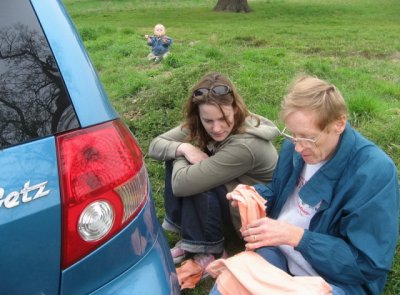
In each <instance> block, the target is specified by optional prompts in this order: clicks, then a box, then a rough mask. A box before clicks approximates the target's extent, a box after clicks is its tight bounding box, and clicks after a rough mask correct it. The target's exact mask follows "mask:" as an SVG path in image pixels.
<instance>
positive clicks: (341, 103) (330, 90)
mask: <svg viewBox="0 0 400 295" xmlns="http://www.w3.org/2000/svg"><path fill="white" fill-rule="evenodd" d="M299 110H311V111H315V112H316V113H317V120H318V121H317V124H318V126H319V127H320V128H321V130H322V129H324V128H325V127H326V126H327V125H328V124H330V123H332V122H334V121H336V120H338V119H339V118H340V117H342V116H343V115H345V116H347V107H346V102H345V100H344V98H343V96H342V94H341V93H340V91H339V90H338V89H337V88H336V87H335V85H333V84H330V83H328V82H326V81H324V80H321V79H319V78H316V77H311V76H307V75H302V76H300V77H299V78H297V79H295V80H294V82H293V83H292V84H291V86H290V87H289V91H288V93H287V94H286V96H285V97H284V99H283V101H282V104H281V114H280V116H281V119H282V120H283V121H285V119H286V118H287V117H288V116H289V115H290V114H292V113H294V112H296V111H299Z"/></svg>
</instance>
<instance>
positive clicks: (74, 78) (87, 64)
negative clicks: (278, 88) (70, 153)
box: [31, 0, 118, 127]
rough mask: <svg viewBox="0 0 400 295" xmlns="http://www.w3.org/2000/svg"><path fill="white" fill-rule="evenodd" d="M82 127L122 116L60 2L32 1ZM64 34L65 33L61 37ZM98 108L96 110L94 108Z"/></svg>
mask: <svg viewBox="0 0 400 295" xmlns="http://www.w3.org/2000/svg"><path fill="white" fill-rule="evenodd" d="M31 2H32V5H33V8H34V9H35V12H36V14H37V16H38V18H39V21H40V24H41V26H42V28H43V30H44V31H45V33H46V37H47V41H48V42H49V44H50V47H51V49H52V51H53V54H54V57H55V59H56V61H57V64H58V67H59V69H60V72H61V73H62V76H63V79H64V83H65V85H66V86H67V89H68V92H69V95H70V98H71V101H72V103H73V105H74V108H75V111H76V113H77V115H78V118H79V122H80V124H81V126H82V127H87V126H91V125H94V124H97V123H99V122H103V121H108V120H111V119H115V118H117V117H118V115H117V113H116V112H115V111H114V109H113V108H112V106H111V105H110V103H109V101H108V98H107V95H106V93H105V91H104V88H103V86H102V84H101V82H100V80H99V79H98V76H97V73H96V71H95V69H94V67H93V65H92V62H91V60H90V58H89V56H88V54H87V53H86V50H85V48H84V45H83V44H82V41H81V39H80V37H79V34H78V32H77V31H76V29H75V27H74V25H73V23H72V21H71V20H70V18H69V16H68V14H67V12H66V11H65V9H64V7H63V5H62V4H61V3H60V1H43V0H32V1H31ZM60 31H61V32H63V33H62V34H60ZM94 107H95V109H94Z"/></svg>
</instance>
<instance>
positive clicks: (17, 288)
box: [0, 0, 180, 295]
mask: <svg viewBox="0 0 400 295" xmlns="http://www.w3.org/2000/svg"><path fill="white" fill-rule="evenodd" d="M9 1H13V0H9ZM18 1H23V0H18ZM26 1H29V0H26ZM10 3H11V2H10ZM31 4H32V7H33V9H34V10H35V13H36V15H37V16H38V19H39V22H40V25H41V26H42V28H43V31H44V33H45V36H46V39H47V41H48V43H49V44H50V47H51V51H52V53H53V54H54V58H55V60H56V63H57V65H58V68H59V70H60V73H61V75H62V80H63V82H64V84H65V86H66V90H67V91H68V95H69V97H70V99H71V102H72V105H73V110H72V108H71V107H70V108H69V109H68V111H69V112H70V111H72V113H73V115H74V116H75V115H76V119H77V120H78V121H79V126H77V125H74V126H73V127H72V128H71V129H68V128H67V129H64V130H73V129H75V128H85V127H88V126H92V125H97V124H102V123H104V122H108V121H111V120H114V119H116V118H118V114H117V113H116V112H115V110H114V108H113V107H112V105H111V104H110V102H109V101H108V98H107V95H106V93H105V91H104V89H103V87H102V84H101V82H100V81H99V79H98V76H97V73H96V71H95V69H94V67H93V65H92V63H91V61H90V58H89V56H88V54H87V52H86V50H85V48H84V46H83V43H82V41H81V40H80V37H79V34H78V33H77V31H76V30H75V27H74V25H73V23H72V21H71V20H70V18H69V16H68V14H67V12H66V10H65V9H64V7H63V5H62V3H61V1H58V0H51V1H42V0H32V1H31ZM75 122H76V120H75ZM60 132H69V131H60ZM54 136H57V134H55V135H54ZM54 136H53V135H49V136H44V137H43V136H41V135H39V136H37V137H36V139H30V140H29V141H28V142H21V144H16V145H13V146H9V147H6V148H4V149H0V167H1V170H0V204H1V206H0V245H1V248H0V294H12V295H19V294H46V295H47V294H64V295H73V294H88V293H94V294H179V292H180V291H179V284H178V280H177V277H176V272H175V266H174V264H173V261H172V257H171V254H170V251H169V247H168V244H167V243H166V239H165V236H164V234H163V232H162V230H161V227H160V224H159V223H158V220H157V216H156V213H155V208H154V203H153V199H152V195H151V189H150V184H149V198H148V200H147V202H146V204H145V206H144V207H143V208H142V209H141V211H140V212H139V213H138V215H137V216H136V217H135V218H134V219H133V220H132V221H131V222H130V223H129V224H128V225H127V226H126V227H125V228H123V229H122V230H121V231H120V232H119V233H118V234H116V235H115V236H114V237H112V238H111V239H110V240H108V241H107V242H106V243H105V244H103V245H102V246H100V247H99V248H97V249H96V250H94V251H93V252H91V253H90V254H89V255H87V256H85V257H83V258H82V259H80V260H79V261H78V262H76V263H75V264H73V265H71V266H70V267H68V268H67V269H64V270H63V269H61V261H62V232H61V231H62V228H63V227H62V225H63V220H62V203H61V193H60V183H59V181H60V180H59V174H58V173H59V170H58V163H57V146H56V140H55V137H54ZM132 136H133V135H132ZM33 138H35V137H33ZM40 190H41V193H40V194H39V195H36V193H38V192H39V191H40ZM31 194H34V195H31ZM35 196H37V198H35Z"/></svg>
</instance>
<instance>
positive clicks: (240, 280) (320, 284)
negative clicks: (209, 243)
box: [206, 251, 332, 295]
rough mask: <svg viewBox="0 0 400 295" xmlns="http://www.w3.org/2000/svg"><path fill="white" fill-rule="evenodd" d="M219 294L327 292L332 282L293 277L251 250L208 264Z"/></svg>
mask: <svg viewBox="0 0 400 295" xmlns="http://www.w3.org/2000/svg"><path fill="white" fill-rule="evenodd" d="M206 270H207V272H208V273H209V274H210V275H211V276H212V277H213V278H217V281H216V284H217V288H218V291H219V292H220V293H221V294H222V295H258V294H259V295H264V294H274V295H327V294H332V288H331V286H330V285H329V284H328V283H327V282H325V281H324V279H322V278H321V277H311V276H298V277H293V276H291V275H289V274H288V273H286V272H285V271H283V270H281V269H279V268H277V267H275V266H274V265H272V264H270V263H269V262H268V261H266V260H265V259H264V258H262V257H261V256H260V255H259V254H257V253H255V252H253V251H244V252H241V253H239V254H237V255H235V256H232V257H230V258H228V259H218V260H216V261H214V262H212V263H211V264H210V265H209V266H208V267H207V269H206Z"/></svg>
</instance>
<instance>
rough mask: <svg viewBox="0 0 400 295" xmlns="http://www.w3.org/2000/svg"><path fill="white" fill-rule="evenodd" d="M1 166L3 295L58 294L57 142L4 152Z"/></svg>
mask: <svg viewBox="0 0 400 295" xmlns="http://www.w3.org/2000/svg"><path fill="white" fill-rule="evenodd" d="M32 159H35V161H32ZM0 167H1V171H2V173H1V175H0V196H1V198H0V202H1V206H0V245H1V247H0V261H1V263H0V274H1V277H0V293H1V294H13V295H18V294H26V290H30V291H31V292H32V293H30V294H57V293H58V288H59V279H60V248H61V233H60V228H61V224H60V223H61V208H60V191H59V181H58V173H57V159H56V152H55V141H54V137H49V138H45V139H42V140H39V141H35V142H31V143H27V144H24V145H19V146H15V147H11V148H8V149H6V150H3V151H0ZM44 182H47V183H46V184H45V185H40V184H43V183H44ZM35 186H37V188H36V189H34V187H35ZM40 187H44V189H43V190H42V192H41V193H39V190H40ZM24 188H25V189H24ZM31 189H32V190H31ZM47 191H48V193H46V192H47ZM24 192H26V193H27V194H26V195H25V196H24ZM38 193H39V194H38ZM10 194H13V195H14V196H15V197H14V198H12V199H13V200H11V196H9V195H10ZM40 195H43V196H40ZM35 197H36V198H35ZM7 199H8V200H7ZM6 206H8V207H9V208H7V207H6ZM33 270H34V271H33Z"/></svg>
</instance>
